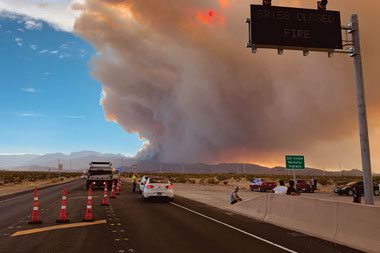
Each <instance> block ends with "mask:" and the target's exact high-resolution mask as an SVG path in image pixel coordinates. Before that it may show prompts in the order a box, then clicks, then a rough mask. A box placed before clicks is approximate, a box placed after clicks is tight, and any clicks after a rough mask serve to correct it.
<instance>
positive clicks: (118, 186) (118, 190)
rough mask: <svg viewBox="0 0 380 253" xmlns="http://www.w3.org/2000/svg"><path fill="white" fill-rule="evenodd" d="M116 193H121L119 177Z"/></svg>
mask: <svg viewBox="0 0 380 253" xmlns="http://www.w3.org/2000/svg"><path fill="white" fill-rule="evenodd" d="M115 194H116V195H120V180H119V179H117V183H116V191H115Z"/></svg>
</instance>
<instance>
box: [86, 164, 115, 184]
mask: <svg viewBox="0 0 380 253" xmlns="http://www.w3.org/2000/svg"><path fill="white" fill-rule="evenodd" d="M113 180H114V177H113V171H112V163H110V162H90V168H89V169H88V172H87V189H89V188H90V186H91V185H93V186H97V187H103V186H104V182H107V184H108V189H110V188H111V186H112V181H113Z"/></svg>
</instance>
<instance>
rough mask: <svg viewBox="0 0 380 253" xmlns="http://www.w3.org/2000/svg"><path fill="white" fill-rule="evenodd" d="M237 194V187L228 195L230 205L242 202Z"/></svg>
mask: <svg viewBox="0 0 380 253" xmlns="http://www.w3.org/2000/svg"><path fill="white" fill-rule="evenodd" d="M238 192H239V187H237V186H236V187H235V189H234V190H233V191H232V192H231V194H230V202H231V205H233V204H236V203H237V202H239V201H242V199H241V198H240V196H239V194H238Z"/></svg>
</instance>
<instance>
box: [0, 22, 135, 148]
mask: <svg viewBox="0 0 380 253" xmlns="http://www.w3.org/2000/svg"><path fill="white" fill-rule="evenodd" d="M0 25H1V28H0V41H1V42H0V55H1V61H0V69H1V75H0V88H1V92H0V143H1V145H0V153H38V154H45V153H51V152H65V153H68V152H71V151H78V150H96V151H99V152H112V153H122V154H126V155H133V154H134V153H135V152H136V151H137V150H138V149H139V148H140V147H141V141H139V140H138V137H137V135H136V134H132V135H131V134H128V133H127V132H125V131H124V130H123V129H122V128H121V127H120V126H119V125H117V124H115V123H113V122H107V121H106V120H105V118H104V113H103V109H102V107H101V106H100V105H99V100H100V96H101V84H99V83H98V82H96V81H95V80H94V79H92V78H91V76H90V69H89V67H88V62H89V60H90V58H91V56H92V55H93V54H95V51H94V49H93V48H92V47H91V45H89V44H88V43H86V42H85V41H83V40H81V39H80V38H78V37H76V36H74V35H73V34H72V33H68V32H63V31H58V30H57V29H55V28H53V27H51V26H50V25H49V24H47V23H44V22H41V21H38V20H33V19H28V18H25V17H23V16H17V17H16V18H14V17H13V18H9V17H8V18H6V17H0Z"/></svg>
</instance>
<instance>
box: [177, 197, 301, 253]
mask: <svg viewBox="0 0 380 253" xmlns="http://www.w3.org/2000/svg"><path fill="white" fill-rule="evenodd" d="M170 204H172V205H174V206H176V207H179V208H182V209H184V210H186V211H189V212H191V213H194V214H197V215H199V216H201V217H203V218H206V219H208V220H211V221H213V222H216V223H219V224H221V225H223V226H226V227H228V228H231V229H233V230H235V231H238V232H240V233H243V234H245V235H248V236H250V237H252V238H255V239H257V240H260V241H262V242H265V243H267V244H270V245H272V246H274V247H277V248H280V249H282V250H285V251H287V252H291V253H297V251H294V250H291V249H288V248H285V247H284V246H281V245H278V244H276V243H274V242H271V241H268V240H266V239H264V238H261V237H259V236H257V235H254V234H251V233H248V232H246V231H244V230H242V229H239V228H236V227H234V226H231V225H229V224H227V223H224V222H222V221H219V220H217V219H214V218H211V217H209V216H207V215H204V214H201V213H199V212H197V211H194V210H191V209H189V208H187V207H184V206H181V205H178V204H176V203H173V202H170Z"/></svg>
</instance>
